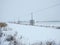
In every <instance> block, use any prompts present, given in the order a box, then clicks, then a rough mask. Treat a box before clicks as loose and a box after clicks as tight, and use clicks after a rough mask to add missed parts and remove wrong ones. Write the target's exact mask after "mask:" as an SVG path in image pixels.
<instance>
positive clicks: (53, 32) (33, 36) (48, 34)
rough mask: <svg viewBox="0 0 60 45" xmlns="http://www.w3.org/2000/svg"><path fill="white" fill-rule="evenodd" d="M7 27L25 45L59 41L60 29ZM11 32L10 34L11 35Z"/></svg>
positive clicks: (26, 26) (11, 25)
mask: <svg viewBox="0 0 60 45" xmlns="http://www.w3.org/2000/svg"><path fill="white" fill-rule="evenodd" d="M8 27H10V28H12V32H16V31H17V32H18V36H20V35H21V36H23V39H22V40H23V41H25V42H27V43H34V42H36V41H47V40H50V41H51V40H55V41H60V35H59V34H60V29H54V28H45V27H35V26H29V25H19V24H10V23H8ZM12 32H11V34H12Z"/></svg>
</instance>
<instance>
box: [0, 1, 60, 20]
mask: <svg viewBox="0 0 60 45" xmlns="http://www.w3.org/2000/svg"><path fill="white" fill-rule="evenodd" d="M58 4H60V0H0V21H14V20H24V21H28V20H30V19H31V18H30V17H31V12H33V16H34V19H35V20H39V21H47V20H49V21H50V20H60V5H58ZM54 5H56V6H55V7H54ZM48 7H52V8H48ZM44 8H48V9H45V10H44ZM41 10H42V11H41Z"/></svg>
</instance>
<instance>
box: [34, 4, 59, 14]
mask: <svg viewBox="0 0 60 45" xmlns="http://www.w3.org/2000/svg"><path fill="white" fill-rule="evenodd" d="M59 5H60V3H59V4H56V5H52V6H50V7H47V8H43V9H41V10H38V11H35V12H34V13H38V12H41V11H44V10H47V9H50V8H53V7H56V6H59Z"/></svg>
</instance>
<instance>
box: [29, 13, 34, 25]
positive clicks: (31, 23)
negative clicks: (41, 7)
mask: <svg viewBox="0 0 60 45" xmlns="http://www.w3.org/2000/svg"><path fill="white" fill-rule="evenodd" d="M34 23H35V21H34V20H33V12H32V13H31V20H30V25H32V26H33V25H34Z"/></svg>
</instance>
